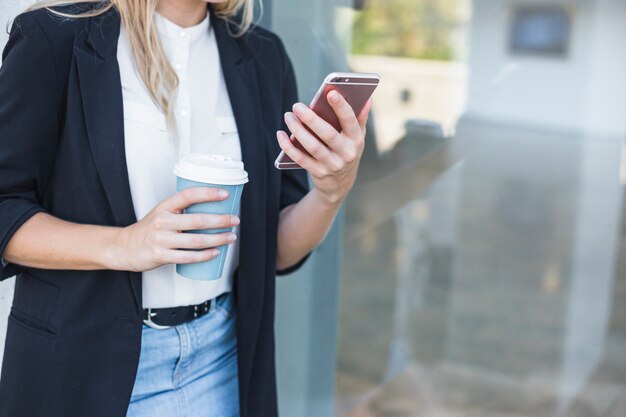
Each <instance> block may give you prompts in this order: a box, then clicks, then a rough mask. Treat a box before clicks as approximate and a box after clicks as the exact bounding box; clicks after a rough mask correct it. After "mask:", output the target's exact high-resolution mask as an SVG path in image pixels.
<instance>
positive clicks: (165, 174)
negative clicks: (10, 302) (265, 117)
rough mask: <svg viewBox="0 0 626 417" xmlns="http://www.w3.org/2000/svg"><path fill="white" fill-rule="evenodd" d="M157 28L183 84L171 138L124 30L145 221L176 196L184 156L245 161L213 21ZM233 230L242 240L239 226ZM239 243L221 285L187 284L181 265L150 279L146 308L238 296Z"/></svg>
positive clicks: (129, 134)
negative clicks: (218, 156) (217, 156)
mask: <svg viewBox="0 0 626 417" xmlns="http://www.w3.org/2000/svg"><path fill="white" fill-rule="evenodd" d="M207 13H209V11H208V10H207ZM155 24H156V28H157V31H158V33H159V37H160V40H161V45H162V46H163V48H164V51H165V54H166V56H167V58H168V60H169V62H170V63H171V65H172V66H173V67H174V69H175V71H176V73H177V75H178V79H179V87H178V93H177V95H176V97H175V102H174V116H175V120H176V131H177V134H176V137H174V135H171V134H170V133H168V131H167V129H166V119H165V115H164V114H163V113H162V112H161V111H160V110H159V108H158V107H157V106H156V105H155V104H154V102H153V101H152V99H151V98H150V96H149V93H148V90H147V89H146V87H145V85H144V84H143V81H142V80H141V77H140V76H139V73H138V72H137V70H136V64H135V61H134V58H133V55H132V51H131V47H130V42H129V39H128V34H127V32H126V30H125V29H124V27H123V25H122V30H121V33H120V37H119V43H118V51H117V59H118V62H119V67H120V76H121V80H122V92H123V102H124V131H125V148H126V163H127V167H128V175H129V180H130V189H131V194H132V199H133V204H134V207H135V214H136V216H137V219H139V220H140V219H142V218H143V217H144V216H145V215H146V214H148V212H150V211H151V210H152V209H153V208H154V207H155V206H156V205H157V204H158V203H160V202H161V201H163V200H164V199H166V198H168V197H170V196H172V195H173V194H175V193H176V177H175V176H174V174H173V173H172V169H173V168H174V164H175V163H176V161H177V159H178V157H179V155H182V154H184V153H187V152H198V153H215V154H221V155H225V156H229V157H231V158H235V159H238V160H241V147H240V143H239V135H238V133H237V126H236V124H235V119H234V117H233V112H232V108H231V104H230V100H229V97H228V92H227V90H226V85H225V83H224V77H223V75H222V69H221V65H220V60H219V54H218V49H217V43H216V40H215V35H214V32H213V28H212V27H211V25H210V20H209V16H208V14H207V17H206V18H205V19H204V20H203V21H202V22H200V23H199V24H197V25H195V26H192V27H188V28H182V27H180V26H178V25H176V24H174V23H173V22H171V21H169V20H167V19H166V18H165V17H163V16H162V15H160V14H159V13H156V14H155ZM233 231H234V232H235V233H236V234H237V235H238V237H239V226H237V227H235V229H234V230H233ZM238 242H239V240H236V241H235V242H234V243H233V244H231V245H230V246H229V249H228V253H227V256H226V264H225V266H224V272H223V275H222V277H221V278H220V279H218V280H213V281H197V280H192V279H188V278H185V277H182V276H180V275H178V274H177V273H176V268H175V265H173V264H169V265H163V266H160V267H158V268H156V269H153V270H151V271H146V272H143V276H142V286H143V307H144V308H148V307H151V308H159V307H174V306H182V305H191V304H199V303H201V302H203V301H205V300H208V299H210V298H213V297H216V296H218V295H220V294H222V293H224V292H226V291H230V290H231V289H232V274H233V272H234V269H235V268H236V266H237V265H238V259H239V243H238Z"/></svg>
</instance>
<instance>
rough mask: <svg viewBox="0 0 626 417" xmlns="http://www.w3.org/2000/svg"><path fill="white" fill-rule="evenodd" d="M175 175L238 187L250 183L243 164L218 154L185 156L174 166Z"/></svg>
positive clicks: (191, 154)
mask: <svg viewBox="0 0 626 417" xmlns="http://www.w3.org/2000/svg"><path fill="white" fill-rule="evenodd" d="M174 175H177V176H179V177H181V178H184V179H187V180H191V181H197V182H205V183H209V184H223V185H238V184H245V183H247V182H248V173H247V172H246V171H245V170H244V169H243V162H241V161H238V160H236V159H233V158H229V157H227V156H223V155H216V154H199V153H190V154H187V155H183V156H182V157H181V158H180V159H179V160H178V162H177V163H176V165H175V166H174Z"/></svg>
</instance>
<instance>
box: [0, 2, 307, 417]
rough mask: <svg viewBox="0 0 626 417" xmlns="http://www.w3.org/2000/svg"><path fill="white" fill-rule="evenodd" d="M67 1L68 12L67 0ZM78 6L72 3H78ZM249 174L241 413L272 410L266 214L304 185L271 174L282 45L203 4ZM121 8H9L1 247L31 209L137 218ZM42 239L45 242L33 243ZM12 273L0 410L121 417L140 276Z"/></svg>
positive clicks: (240, 281) (1, 86)
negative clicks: (67, 14)
mask: <svg viewBox="0 0 626 417" xmlns="http://www.w3.org/2000/svg"><path fill="white" fill-rule="evenodd" d="M72 7H73V8H74V10H75V9H76V6H72ZM81 7H85V6H81ZM211 24H212V25H213V27H214V30H215V35H216V38H217V42H218V47H219V54H220V59H221V62H222V69H223V72H224V77H225V80H226V86H227V89H228V93H229V96H230V100H231V103H232V106H233V111H234V115H235V119H236V123H237V127H238V130H239V135H240V140H241V147H242V155H243V162H244V164H245V167H246V170H247V171H248V173H249V178H250V181H249V183H248V184H246V187H245V188H244V192H243V196H242V203H241V204H242V205H241V229H240V230H241V238H240V245H241V246H240V263H239V267H238V268H237V270H236V272H235V283H234V285H235V288H234V293H235V300H236V306H237V307H236V308H237V313H238V325H237V336H238V348H239V352H238V355H239V356H238V364H239V383H240V399H239V400H240V404H241V412H242V416H243V417H245V416H249V417H265V416H267V417H274V416H276V415H277V405H276V384H275V370H274V368H275V366H274V333H273V332H274V330H273V324H274V297H275V294H274V292H275V291H274V290H275V275H276V274H279V275H280V274H286V273H288V272H292V271H294V270H296V269H297V268H299V267H300V265H302V263H303V262H304V260H305V259H306V258H307V257H308V256H309V255H310V254H307V256H306V257H305V258H304V259H302V260H301V261H300V262H299V263H298V264H297V265H295V266H293V267H291V268H288V269H286V270H282V271H276V234H277V233H276V232H277V226H278V215H279V211H280V210H281V209H282V208H284V207H286V206H288V205H289V204H292V203H296V202H297V201H299V200H300V199H301V198H302V197H303V196H304V195H305V194H306V193H307V192H308V182H307V177H306V173H305V172H304V171H302V170H287V171H278V170H277V169H275V168H274V166H273V160H274V158H275V157H276V155H277V154H278V153H279V151H280V148H279V146H278V144H277V141H276V138H275V132H276V130H278V129H285V126H284V124H283V117H282V115H283V113H284V112H285V111H287V110H288V109H289V108H290V107H291V105H292V104H293V103H294V102H295V101H296V100H297V92H296V82H295V78H294V72H293V68H292V65H291V63H290V60H289V58H288V56H287V54H286V52H285V48H284V46H283V44H282V42H281V41H280V39H279V38H278V37H277V36H276V35H275V34H273V33H271V32H269V31H267V30H264V29H262V28H259V27H257V28H255V29H253V30H252V31H251V32H249V33H248V34H246V35H245V36H244V37H242V38H234V37H232V36H230V35H229V34H228V31H227V23H226V22H225V21H224V20H222V19H219V18H216V17H215V15H214V14H213V13H211ZM119 30H120V17H119V14H118V12H117V11H116V10H111V11H109V12H107V13H106V14H104V15H101V16H99V17H95V18H84V19H70V20H67V19H60V18H58V17H56V16H53V15H51V14H50V13H49V12H48V11H46V10H38V11H35V12H28V13H24V14H21V15H20V16H18V17H17V18H16V19H15V21H14V23H13V25H12V29H11V34H10V39H9V42H8V44H7V46H6V48H5V50H4V53H3V65H2V67H1V68H0V254H2V253H4V250H5V248H6V245H7V243H8V241H9V239H10V238H11V236H12V235H13V233H14V232H15V231H16V230H17V229H18V228H19V227H20V226H21V225H22V224H23V223H24V222H25V221H26V220H27V219H28V218H30V217H31V216H32V215H34V214H35V213H38V212H47V213H50V214H51V215H54V216H56V217H59V218H61V219H64V220H68V221H72V222H77V223H83V224H97V225H109V226H127V225H130V224H132V223H134V222H136V221H137V219H136V218H135V215H134V209H133V204H132V199H131V193H130V187H129V183H128V173H127V169H126V159H125V153H124V128H123V108H122V90H121V83H120V76H119V69H118V62H117V59H116V52H117V40H118V35H119ZM42 239H51V241H52V242H51V243H53V240H54V236H42ZM12 275H17V279H16V286H15V297H14V300H13V306H12V309H11V313H10V317H9V324H8V330H7V338H6V345H5V350H4V361H3V364H2V374H1V375H2V376H1V378H2V379H1V380H0V417H17V416H19V417H39V416H46V417H100V416H101V417H124V416H125V415H126V411H127V406H128V402H129V399H130V395H131V391H132V388H133V383H134V380H135V375H136V371H137V364H138V360H139V352H140V343H141V329H142V321H141V318H140V317H141V316H140V312H141V307H142V299H141V294H142V292H141V273H135V272H128V271H112V270H98V271H73V270H45V269H37V268H30V267H25V266H20V265H15V264H8V265H6V266H4V267H3V266H0V279H5V278H7V277H9V276H12Z"/></svg>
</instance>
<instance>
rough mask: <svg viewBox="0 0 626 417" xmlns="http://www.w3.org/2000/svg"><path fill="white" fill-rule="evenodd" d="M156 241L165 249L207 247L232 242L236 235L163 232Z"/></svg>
mask: <svg viewBox="0 0 626 417" xmlns="http://www.w3.org/2000/svg"><path fill="white" fill-rule="evenodd" d="M157 239H158V242H156V243H157V244H158V245H159V246H160V247H163V248H167V249H208V248H216V247H218V246H224V245H228V244H231V243H233V242H234V241H235V240H237V235H236V234H235V233H232V232H226V233H213V234H209V233H177V232H163V233H161V234H160V236H159V237H158V238H157Z"/></svg>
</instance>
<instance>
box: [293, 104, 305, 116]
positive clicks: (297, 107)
mask: <svg viewBox="0 0 626 417" xmlns="http://www.w3.org/2000/svg"><path fill="white" fill-rule="evenodd" d="M293 111H294V112H295V113H296V114H302V113H304V112H305V111H306V107H305V105H304V104H302V103H296V104H294V105H293Z"/></svg>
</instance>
